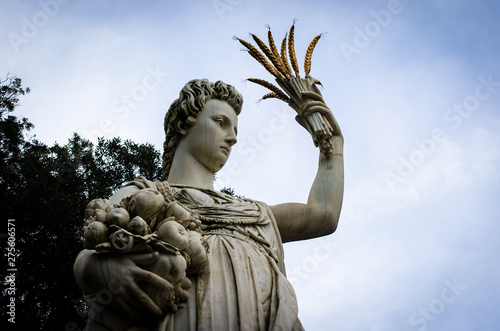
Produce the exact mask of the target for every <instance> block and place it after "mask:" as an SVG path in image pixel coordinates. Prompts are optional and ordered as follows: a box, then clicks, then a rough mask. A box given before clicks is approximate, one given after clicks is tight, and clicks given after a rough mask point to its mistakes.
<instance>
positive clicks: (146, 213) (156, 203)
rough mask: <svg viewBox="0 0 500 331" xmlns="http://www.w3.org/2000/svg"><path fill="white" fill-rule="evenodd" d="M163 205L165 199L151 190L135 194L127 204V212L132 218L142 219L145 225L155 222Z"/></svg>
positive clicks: (143, 190)
mask: <svg viewBox="0 0 500 331" xmlns="http://www.w3.org/2000/svg"><path fill="white" fill-rule="evenodd" d="M164 205H165V199H164V198H163V195H161V193H160V192H158V191H156V190H153V189H151V188H146V189H142V190H140V191H138V192H136V193H135V194H134V195H132V197H131V198H130V201H129V202H128V210H129V212H130V214H131V215H133V216H140V217H142V218H143V219H144V220H145V221H146V223H148V224H151V222H153V221H155V220H156V218H157V217H158V215H159V214H160V212H161V211H162V210H163V206H164Z"/></svg>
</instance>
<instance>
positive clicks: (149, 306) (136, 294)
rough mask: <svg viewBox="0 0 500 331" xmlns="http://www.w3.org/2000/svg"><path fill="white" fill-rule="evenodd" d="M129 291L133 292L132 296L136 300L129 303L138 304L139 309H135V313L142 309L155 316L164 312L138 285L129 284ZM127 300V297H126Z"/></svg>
mask: <svg viewBox="0 0 500 331" xmlns="http://www.w3.org/2000/svg"><path fill="white" fill-rule="evenodd" d="M129 289H130V291H131V295H132V297H133V298H134V299H135V300H130V297H129V300H127V302H130V303H132V302H134V303H136V306H137V309H134V311H137V310H140V309H141V308H143V309H145V310H147V311H150V312H151V313H153V314H155V315H161V314H162V311H161V309H160V307H158V306H157V305H156V303H154V301H153V300H152V299H151V298H150V297H149V295H147V294H146V293H145V292H144V291H143V290H142V289H141V288H140V287H139V286H138V285H137V284H136V283H130V284H129ZM124 297H125V298H126V297H127V295H125V296H124Z"/></svg>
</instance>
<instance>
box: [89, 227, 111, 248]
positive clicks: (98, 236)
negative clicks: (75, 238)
mask: <svg viewBox="0 0 500 331" xmlns="http://www.w3.org/2000/svg"><path fill="white" fill-rule="evenodd" d="M83 237H84V238H85V245H86V246H87V247H89V248H93V247H95V246H96V245H99V244H101V243H103V242H105V241H106V240H107V239H108V228H107V227H106V225H104V224H103V223H101V222H92V223H90V224H89V225H87V226H86V227H85V232H84V234H83Z"/></svg>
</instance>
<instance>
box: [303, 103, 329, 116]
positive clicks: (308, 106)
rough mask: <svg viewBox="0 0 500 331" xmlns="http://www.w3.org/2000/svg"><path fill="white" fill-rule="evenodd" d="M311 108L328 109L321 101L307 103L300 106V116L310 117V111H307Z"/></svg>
mask: <svg viewBox="0 0 500 331" xmlns="http://www.w3.org/2000/svg"><path fill="white" fill-rule="evenodd" d="M311 107H322V108H325V109H328V107H327V106H326V105H325V103H324V102H322V101H308V102H306V103H304V105H303V106H302V116H304V115H310V113H311V111H310V110H309V109H311Z"/></svg>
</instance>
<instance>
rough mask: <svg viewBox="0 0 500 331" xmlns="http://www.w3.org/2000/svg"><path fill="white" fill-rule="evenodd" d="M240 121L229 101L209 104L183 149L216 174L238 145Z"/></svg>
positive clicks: (184, 142)
mask: <svg viewBox="0 0 500 331" xmlns="http://www.w3.org/2000/svg"><path fill="white" fill-rule="evenodd" d="M237 126H238V117H237V116H236V113H235V112H234V109H233V108H232V107H231V106H230V105H229V104H228V103H227V102H225V101H220V100H215V99H214V100H209V101H207V103H206V105H205V108H203V110H202V111H201V112H200V113H199V114H198V116H197V117H196V122H195V124H194V125H193V126H192V127H191V128H189V129H188V131H187V134H186V136H184V138H183V140H184V141H183V144H182V145H184V146H183V147H184V148H186V149H187V152H188V153H189V154H191V156H192V157H193V158H194V159H196V160H197V161H198V162H200V163H201V164H203V165H204V166H205V167H206V168H207V169H209V170H210V171H211V172H212V173H216V172H217V171H219V170H220V169H221V168H222V167H223V166H224V164H225V163H226V161H227V159H228V157H229V154H230V153H231V147H232V146H233V145H234V144H235V143H236V134H237V132H238V129H237Z"/></svg>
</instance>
